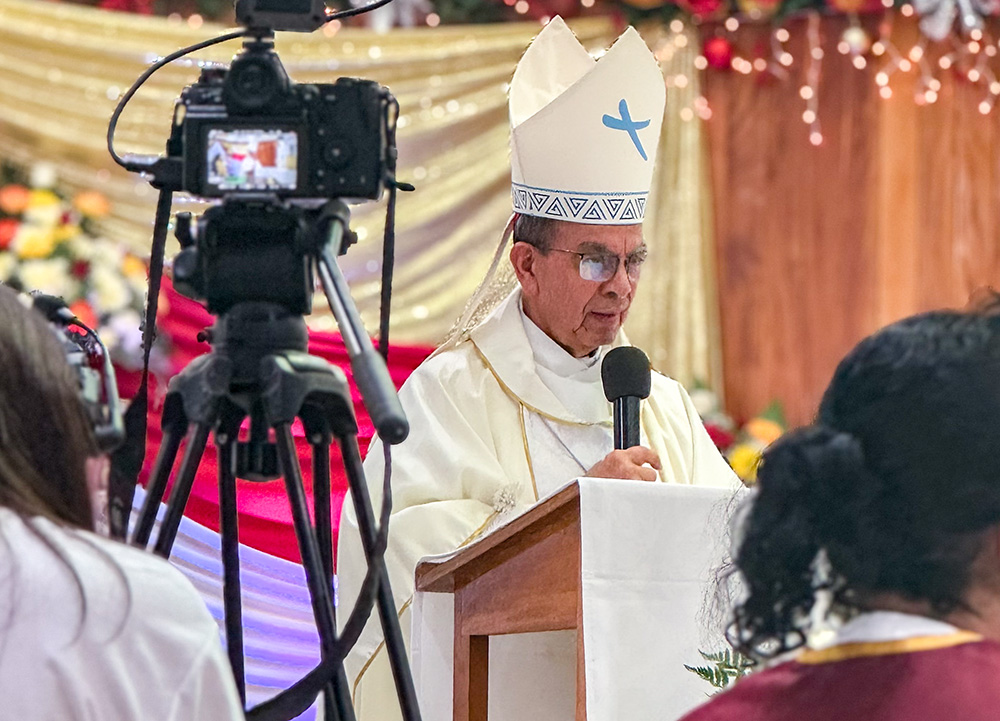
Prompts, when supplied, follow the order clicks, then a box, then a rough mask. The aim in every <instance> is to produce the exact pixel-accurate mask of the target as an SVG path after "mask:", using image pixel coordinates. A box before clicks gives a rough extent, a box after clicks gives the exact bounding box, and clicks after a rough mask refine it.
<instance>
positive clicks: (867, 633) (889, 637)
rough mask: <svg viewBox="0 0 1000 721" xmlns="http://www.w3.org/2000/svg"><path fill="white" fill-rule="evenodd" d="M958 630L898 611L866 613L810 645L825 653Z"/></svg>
mask: <svg viewBox="0 0 1000 721" xmlns="http://www.w3.org/2000/svg"><path fill="white" fill-rule="evenodd" d="M959 631H961V629H959V628H956V627H955V626H952V625H951V624H950V623H945V622H944V621H938V620H936V619H933V618H928V617H927V616H917V615H915V614H912V613H899V612H897V611H869V612H867V613H862V614H861V615H860V616H856V617H854V618H852V619H851V620H850V621H848V622H847V623H845V624H844V625H843V626H841V627H840V628H838V629H836V630H835V631H833V633H831V634H829V635H828V636H827V637H825V638H823V639H822V641H820V642H817V643H814V644H811V645H812V646H813V647H814V648H817V649H824V648H829V647H831V646H842V645H844V644H847V643H878V642H883V641H902V640H904V639H907V638H915V637H926V636H950V635H951V634H954V633H957V632H959Z"/></svg>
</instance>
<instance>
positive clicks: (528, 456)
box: [498, 379, 538, 501]
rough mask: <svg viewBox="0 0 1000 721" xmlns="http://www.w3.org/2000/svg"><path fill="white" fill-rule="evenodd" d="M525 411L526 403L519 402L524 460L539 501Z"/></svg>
mask: <svg viewBox="0 0 1000 721" xmlns="http://www.w3.org/2000/svg"><path fill="white" fill-rule="evenodd" d="M498 380H499V379H498ZM524 413H525V407H524V404H523V403H518V406H517V419H518V420H519V421H520V422H521V441H522V442H523V443H524V460H526V461H527V462H528V475H530V476H531V488H532V490H534V492H535V501H537V500H538V484H537V483H535V466H534V465H533V464H532V462H531V449H530V448H529V447H528V429H527V427H526V426H525V424H524Z"/></svg>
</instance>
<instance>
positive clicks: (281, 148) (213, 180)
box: [206, 128, 299, 192]
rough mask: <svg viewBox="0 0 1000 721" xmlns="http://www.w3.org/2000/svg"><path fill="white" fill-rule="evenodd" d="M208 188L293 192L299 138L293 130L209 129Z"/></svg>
mask: <svg viewBox="0 0 1000 721" xmlns="http://www.w3.org/2000/svg"><path fill="white" fill-rule="evenodd" d="M207 141H208V142H207V143H206V146H207V148H208V153H207V157H206V161H207V165H208V173H207V181H208V185H210V186H212V187H213V188H215V189H217V190H220V191H223V192H225V191H227V190H295V188H296V185H297V183H298V158H299V136H298V133H296V132H295V131H293V130H275V129H263V128H238V129H233V128H225V129H223V128H212V129H211V130H209V131H208V138H207Z"/></svg>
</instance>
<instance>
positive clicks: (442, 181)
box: [0, 0, 721, 383]
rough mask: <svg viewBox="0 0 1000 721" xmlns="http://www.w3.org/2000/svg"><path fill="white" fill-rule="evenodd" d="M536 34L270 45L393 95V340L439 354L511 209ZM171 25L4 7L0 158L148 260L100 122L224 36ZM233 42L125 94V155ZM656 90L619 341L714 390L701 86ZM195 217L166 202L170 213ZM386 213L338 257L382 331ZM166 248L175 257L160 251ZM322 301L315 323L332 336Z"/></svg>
mask: <svg viewBox="0 0 1000 721" xmlns="http://www.w3.org/2000/svg"><path fill="white" fill-rule="evenodd" d="M572 26H573V28H574V30H575V31H576V33H577V34H578V36H579V38H580V40H581V41H582V42H583V43H584V44H585V45H586V46H587V47H588V48H590V49H592V50H595V51H597V50H599V49H601V48H603V47H606V46H607V45H608V44H609V43H610V42H611V41H612V40H613V39H614V37H615V36H616V35H617V31H618V29H617V28H615V27H613V26H612V23H611V22H610V21H609V20H607V19H604V18H591V19H586V20H579V21H576V22H574V23H573V24H572ZM537 30H538V26H537V25H536V24H533V23H518V24H501V25H482V26H451V27H441V28H434V29H431V28H421V29H409V30H403V29H400V30H393V31H392V32H390V33H388V34H375V33H373V32H371V31H367V30H362V29H354V28H340V29H337V30H336V31H335V32H324V31H319V32H316V33H313V34H311V35H299V34H293V33H282V34H280V35H279V37H278V40H277V45H276V47H277V49H278V52H279V53H280V56H281V58H282V60H283V62H284V64H285V66H286V68H287V70H288V72H289V75H290V76H291V77H292V78H293V80H295V81H297V82H333V81H334V80H335V79H336V78H337V77H340V76H358V77H365V78H371V79H374V80H377V81H379V82H381V83H382V84H384V85H387V86H388V87H389V88H390V89H391V90H392V92H393V93H394V95H395V96H396V98H397V99H398V100H399V103H400V107H401V115H400V121H399V138H398V142H399V151H400V163H399V169H398V175H399V177H400V179H402V180H405V181H409V182H412V183H413V184H414V185H416V186H417V192H415V193H410V194H405V195H401V197H400V201H399V205H398V215H397V236H398V237H397V255H396V280H395V284H394V298H393V308H394V313H393V326H392V332H393V340H394V341H396V342H405V343H424V344H435V343H437V342H439V341H440V340H441V339H442V338H443V337H444V335H445V333H446V332H447V330H448V328H449V327H450V326H451V324H452V322H453V321H454V320H455V318H457V316H458V315H459V314H460V312H461V309H462V307H463V305H464V303H465V300H466V299H467V298H468V296H469V295H470V294H471V293H472V291H473V290H474V289H475V287H476V285H477V283H478V282H479V280H480V279H481V277H482V276H483V274H484V272H485V270H486V268H487V266H488V264H489V259H490V255H491V253H492V252H493V249H494V247H495V244H496V241H497V240H498V238H499V233H500V230H501V229H502V228H503V226H504V224H505V222H506V220H507V217H508V215H509V213H510V199H509V179H510V167H509V161H508V149H507V137H508V124H507V111H506V90H507V82H508V81H509V79H510V76H511V73H512V72H513V69H514V66H515V64H516V62H517V60H518V58H519V57H520V55H521V53H522V52H523V51H524V48H525V47H526V46H527V45H528V42H529V41H530V40H531V38H532V37H533V36H534V34H535V33H536V32H537ZM222 31H223V28H221V27H213V26H209V25H204V26H201V27H197V28H193V27H191V26H189V25H188V24H187V23H186V22H183V21H170V20H168V19H165V18H153V17H141V16H134V15H127V14H121V13H110V12H104V11H99V10H94V9H91V8H87V7H80V6H70V5H63V4H58V3H48V2H39V1H34V2H29V1H27V0H0V159H8V160H12V161H15V162H17V163H19V164H22V165H27V166H30V165H32V164H34V163H37V162H39V161H48V162H52V163H54V164H56V165H57V167H58V173H59V176H60V182H61V183H62V184H63V185H64V186H65V187H67V188H68V189H71V190H75V189H78V188H85V187H86V188H96V189H99V190H101V191H103V192H104V193H105V194H107V195H108V196H109V198H110V199H111V201H112V203H113V205H114V210H113V213H112V216H111V217H110V218H109V219H108V221H107V222H106V224H105V228H104V230H105V232H106V233H107V234H108V235H109V236H110V237H112V238H114V239H117V240H120V241H122V242H124V243H126V244H127V245H129V246H130V247H131V248H133V249H135V250H137V251H138V252H140V253H148V245H149V242H150V240H149V239H150V234H151V226H152V218H153V209H154V204H155V195H156V193H155V191H154V190H153V189H152V188H150V187H149V186H148V185H147V184H146V183H145V182H144V181H142V180H141V179H139V178H137V177H136V176H134V175H131V174H129V173H126V172H125V171H123V170H121V169H120V168H118V167H117V166H116V165H114V163H113V162H112V161H111V159H110V157H109V155H108V152H107V150H106V147H105V134H106V130H107V122H108V118H109V117H110V115H111V111H112V109H113V108H114V105H115V103H116V102H117V99H118V97H119V96H120V94H121V93H123V92H124V91H125V90H126V89H127V88H128V87H129V86H130V85H131V84H132V82H133V81H134V79H135V78H136V77H137V76H138V75H139V74H140V73H141V72H142V71H143V70H144V69H145V68H146V67H148V65H149V64H150V63H151V62H153V60H155V59H156V58H157V57H159V56H163V55H167V54H169V53H171V52H173V51H175V50H177V49H178V48H180V47H182V46H185V45H188V44H190V43H193V42H197V41H200V40H203V39H205V38H209V37H212V36H214V35H217V34H220V33H221V32H222ZM646 34H647V37H648V38H649V41H650V44H651V46H652V47H654V49H657V48H658V51H657V52H658V54H659V56H660V57H661V58H662V60H663V63H664V68H665V72H667V73H668V74H670V75H676V74H678V73H680V72H688V73H689V74H690V68H691V54H690V53H691V52H692V50H691V48H693V46H694V45H695V44H696V43H695V41H694V40H693V39H692V42H690V43H688V44H687V46H686V47H687V49H686V50H685V49H684V48H680V47H678V45H677V43H676V42H675V41H674V38H673V34H672V33H670V32H667V33H664V32H663V31H662V30H660V29H651V30H648V31H647V33H646ZM238 49H239V42H238V41H234V42H230V43H227V44H225V45H221V46H217V47H214V48H210V49H208V50H206V51H202V52H201V53H199V54H198V55H197V56H196V59H195V60H191V59H188V60H187V61H181V62H180V63H175V64H173V65H171V66H168V67H166V68H164V69H162V70H160V71H159V72H158V73H156V74H155V75H154V76H153V77H152V78H151V79H150V80H149V81H148V82H147V83H146V85H145V86H144V87H143V88H142V89H141V90H140V91H139V93H138V95H136V97H135V98H134V99H133V101H132V103H131V104H130V105H129V107H128V109H127V110H126V112H125V114H124V115H123V117H122V119H121V122H120V123H119V128H118V134H117V137H116V149H117V151H118V152H119V153H125V152H133V153H149V154H158V153H160V152H162V150H163V147H164V142H165V140H166V138H167V136H168V133H169V130H170V122H171V114H172V105H173V102H174V99H175V98H176V97H177V96H178V95H179V93H180V91H181V89H182V88H183V87H184V86H185V85H187V84H190V83H192V82H194V80H195V79H196V78H197V75H198V67H197V62H198V61H218V62H228V60H229V59H230V58H231V57H232V55H233V54H234V53H235V52H236V51H237V50H238ZM691 81H692V82H690V83H689V84H688V85H687V86H686V87H685V88H683V89H680V88H676V87H673V88H671V89H669V90H668V96H667V115H666V118H665V122H664V126H663V138H662V140H661V149H660V157H659V172H658V176H657V178H656V181H655V188H654V195H653V197H652V198H651V201H650V205H649V209H648V211H647V213H648V219H647V237H648V240H649V243H650V246H651V248H652V253H651V260H650V268H649V271H648V272H646V273H644V278H643V283H642V287H641V289H640V293H639V297H638V300H637V302H636V305H635V306H634V310H633V312H632V316H631V318H630V319H629V325H628V331H629V333H630V336H631V337H632V339H633V342H635V343H636V344H637V345H639V346H641V347H643V348H645V349H646V350H647V352H648V353H649V354H650V357H651V358H652V359H653V361H654V364H655V365H656V366H657V367H659V368H661V369H662V370H664V371H666V372H668V373H670V374H671V375H674V376H675V377H677V378H678V379H680V380H682V381H684V382H690V381H691V380H693V379H696V378H697V379H701V380H707V381H712V382H715V383H719V381H720V380H721V378H720V375H719V368H718V358H719V357H720V353H719V342H718V324H717V322H716V320H715V315H716V313H715V307H716V298H715V295H714V290H713V271H712V264H711V260H710V256H709V252H710V249H711V248H712V243H711V236H710V232H709V225H708V223H707V221H706V218H707V217H708V216H709V213H708V212H707V209H708V208H709V207H710V203H709V195H708V187H707V185H706V184H705V182H704V172H703V171H704V165H705V159H704V157H703V147H702V143H703V138H702V130H701V127H700V122H698V121H693V122H691V121H687V122H685V121H683V120H681V116H680V114H679V111H680V110H681V109H682V108H684V107H687V106H688V105H690V103H691V101H692V99H693V98H694V97H696V96H697V95H698V94H699V90H698V88H697V85H698V83H697V78H696V77H693V76H692V77H691ZM202 207H203V206H202V205H201V204H198V203H195V202H192V201H190V200H187V199H185V198H183V197H177V198H175V203H174V208H175V210H179V209H185V210H193V211H196V212H197V211H198V210H200V209H201V208H202ZM383 218H384V203H368V204H364V205H359V206H355V208H354V217H353V221H352V227H354V229H355V230H356V231H357V232H358V233H359V236H360V242H359V243H358V244H357V246H355V247H354V248H352V249H351V250H350V252H349V253H348V254H347V255H346V256H345V257H344V258H343V259H342V264H343V265H342V267H343V269H344V273H345V275H346V276H347V278H348V280H349V281H350V283H351V288H352V293H353V295H354V299H355V302H356V303H357V305H358V307H359V309H360V310H361V313H362V316H363V318H364V320H365V323H366V325H367V327H368V328H369V329H374V328H376V327H377V317H378V277H379V270H380V257H381V242H380V237H381V233H382V224H383ZM175 251H176V245H173V241H172V245H171V246H170V247H169V248H168V253H170V254H172V253H173V252H175ZM321 301H322V298H321V297H320V300H318V302H317V307H316V313H315V314H314V316H313V317H312V318H311V319H310V323H311V325H313V327H315V328H318V329H324V330H328V329H332V328H333V327H334V324H333V320H332V318H331V317H330V316H329V312H328V311H326V310H325V308H324V306H323V305H321Z"/></svg>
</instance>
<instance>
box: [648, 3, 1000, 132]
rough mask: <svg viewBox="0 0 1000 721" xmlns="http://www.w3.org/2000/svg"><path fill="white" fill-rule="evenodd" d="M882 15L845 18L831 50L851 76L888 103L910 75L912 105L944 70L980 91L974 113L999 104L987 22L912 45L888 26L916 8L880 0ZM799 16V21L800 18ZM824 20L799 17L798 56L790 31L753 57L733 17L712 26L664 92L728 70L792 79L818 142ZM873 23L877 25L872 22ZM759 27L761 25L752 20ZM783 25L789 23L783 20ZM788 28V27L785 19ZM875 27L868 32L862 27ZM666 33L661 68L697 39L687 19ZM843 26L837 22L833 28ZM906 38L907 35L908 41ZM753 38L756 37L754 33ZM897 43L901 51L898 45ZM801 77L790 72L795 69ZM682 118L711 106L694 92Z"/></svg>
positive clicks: (932, 99) (932, 91) (778, 31)
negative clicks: (861, 76)
mask: <svg viewBox="0 0 1000 721" xmlns="http://www.w3.org/2000/svg"><path fill="white" fill-rule="evenodd" d="M881 3H882V6H883V12H882V13H881V14H880V16H878V17H877V18H872V17H867V18H865V22H864V23H863V22H862V18H860V17H859V16H858V15H857V14H847V27H846V28H844V29H843V30H842V32H841V34H840V37H839V39H838V41H837V42H836V45H835V48H836V52H837V53H839V54H840V55H842V56H846V57H847V58H848V59H849V60H850V65H851V66H853V68H855V69H856V70H857V71H865V72H867V73H868V74H869V75H871V77H872V78H873V81H874V83H875V85H876V86H877V88H878V95H879V97H880V98H882V99H883V100H889V99H891V98H893V97H894V96H896V95H898V93H899V90H898V87H899V86H900V85H903V83H896V85H897V89H896V90H894V88H893V85H894V80H895V79H896V78H897V77H898V76H902V75H908V74H914V79H913V82H912V83H910V82H907V83H905V85H906V88H907V90H909V89H910V88H911V87H912V92H913V102H915V103H916V104H917V105H921V106H928V105H933V104H934V103H936V102H937V101H938V99H939V97H940V94H941V88H942V77H943V75H942V74H943V73H954V74H955V75H956V76H957V77H958V79H959V80H960V81H963V82H967V83H968V84H969V85H971V86H972V87H978V88H979V89H980V90H981V92H982V94H981V97H980V99H979V101H978V111H979V112H980V113H982V114H983V115H988V114H990V113H991V112H992V111H993V109H994V107H996V105H997V101H998V99H1000V78H998V73H997V70H996V69H995V68H994V65H995V63H994V62H992V61H993V60H994V59H996V58H997V56H998V55H1000V41H998V39H997V38H995V37H992V36H991V33H990V32H989V30H988V27H987V24H986V23H979V25H980V26H979V27H967V26H963V25H962V24H961V23H957V24H956V27H954V28H951V29H950V31H949V32H948V34H947V35H946V36H945V37H944V38H943V39H941V40H932V39H931V38H929V37H927V35H925V34H923V33H922V32H921V33H920V34H919V35H917V37H916V40H915V42H914V41H912V40H910V41H909V44H910V45H909V47H905V45H906V43H904V41H903V40H899V41H898V43H897V41H896V40H894V29H895V27H896V24H897V22H898V21H899V18H900V17H901V18H905V19H906V20H907V21H909V20H910V19H913V21H915V20H916V9H915V8H914V6H913V5H912V4H910V3H903V4H898V5H897V4H895V3H894V1H893V0H881ZM803 15H804V19H803ZM824 17H825V16H824V15H823V14H822V13H820V12H819V11H816V10H809V11H806V12H804V13H800V14H799V15H798V16H797V18H799V19H803V20H804V22H801V23H796V26H795V27H796V31H797V32H798V28H799V26H800V25H801V26H802V28H803V32H804V36H805V44H804V50H800V51H799V53H800V57H795V56H793V54H792V52H791V51H790V50H789V44H790V40H791V39H792V34H791V31H790V30H789V28H788V27H786V26H784V25H776V26H775V27H774V28H773V29H772V30H771V31H770V33H769V37H768V39H767V42H765V43H764V44H763V50H762V46H761V44H760V43H757V44H755V45H754V48H753V50H754V52H752V53H748V52H743V53H741V52H740V51H739V50H738V49H737V48H736V42H735V41H736V40H737V39H738V36H737V32H738V31H739V30H740V28H741V26H742V25H744V24H745V23H747V22H755V21H754V20H753V19H749V18H748V19H745V20H744V21H741V20H740V18H738V17H735V16H731V17H728V18H726V19H725V20H724V21H721V22H718V23H716V24H714V25H713V27H714V28H715V29H714V32H711V31H710V32H706V33H703V36H704V40H703V41H702V46H701V52H700V53H698V54H697V55H696V56H695V57H694V58H693V61H692V66H693V67H692V68H691V70H690V71H683V72H680V73H675V74H667V76H666V84H667V86H668V87H677V88H684V87H688V86H691V85H693V84H694V81H695V74H696V73H701V72H734V73H737V74H739V75H744V76H748V77H750V76H761V75H768V76H770V77H772V78H774V79H776V80H778V81H785V82H788V81H791V79H792V78H793V77H795V78H797V79H798V82H801V85H799V87H798V96H799V97H800V98H801V100H802V103H803V106H802V111H801V119H802V122H803V123H805V124H806V126H808V138H809V142H810V143H812V144H813V145H816V146H819V145H822V143H823V140H824V136H823V129H822V125H821V121H820V107H819V106H820V82H821V80H822V76H823V68H824V59H825V58H824V55H825V53H826V52H827V51H824V47H827V48H829V47H830V43H828V42H825V41H824V40H825V38H824V32H826V31H827V28H828V27H829V26H827V25H825V24H824V23H823V19H824ZM873 20H877V22H873ZM756 22H758V23H759V22H760V21H756ZM786 22H787V21H786ZM788 24H791V23H790V22H789V23H788ZM866 25H867V26H868V27H869V28H871V27H872V26H873V25H875V27H876V29H875V30H874V31H870V30H867V29H866V27H865V26H866ZM667 27H668V28H669V33H667V34H666V35H665V36H662V37H660V38H659V40H658V45H657V46H656V47H654V51H655V53H656V56H657V58H658V59H659V60H661V63H664V64H665V61H668V60H670V59H672V58H673V57H674V54H675V53H676V52H677V51H680V50H684V49H686V48H688V47H689V46H690V44H691V43H693V42H695V43H696V42H699V40H698V34H697V32H696V31H694V30H693V28H692V25H691V23H690V22H688V21H685V20H682V19H680V18H674V19H673V20H671V21H670V22H669V24H668V26H667ZM837 27H838V29H839V28H840V27H843V25H842V23H840V24H838V25H837ZM911 35H912V34H911V33H907V34H906V37H911ZM755 37H756V36H755ZM901 45H903V46H904V47H901ZM796 66H797V67H799V68H800V72H799V73H797V74H795V75H794V76H793V74H792V73H791V72H790V71H791V70H792V69H793V68H794V67H796ZM676 112H678V113H679V115H680V117H681V119H682V120H684V121H691V120H694V119H695V118H701V119H702V120H708V119H710V118H711V117H712V109H711V107H710V104H709V101H708V99H707V98H706V97H705V96H704V95H701V94H698V95H697V96H696V97H695V98H694V100H693V101H692V102H691V104H690V105H688V106H685V107H682V108H680V109H678V110H677V111H676Z"/></svg>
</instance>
